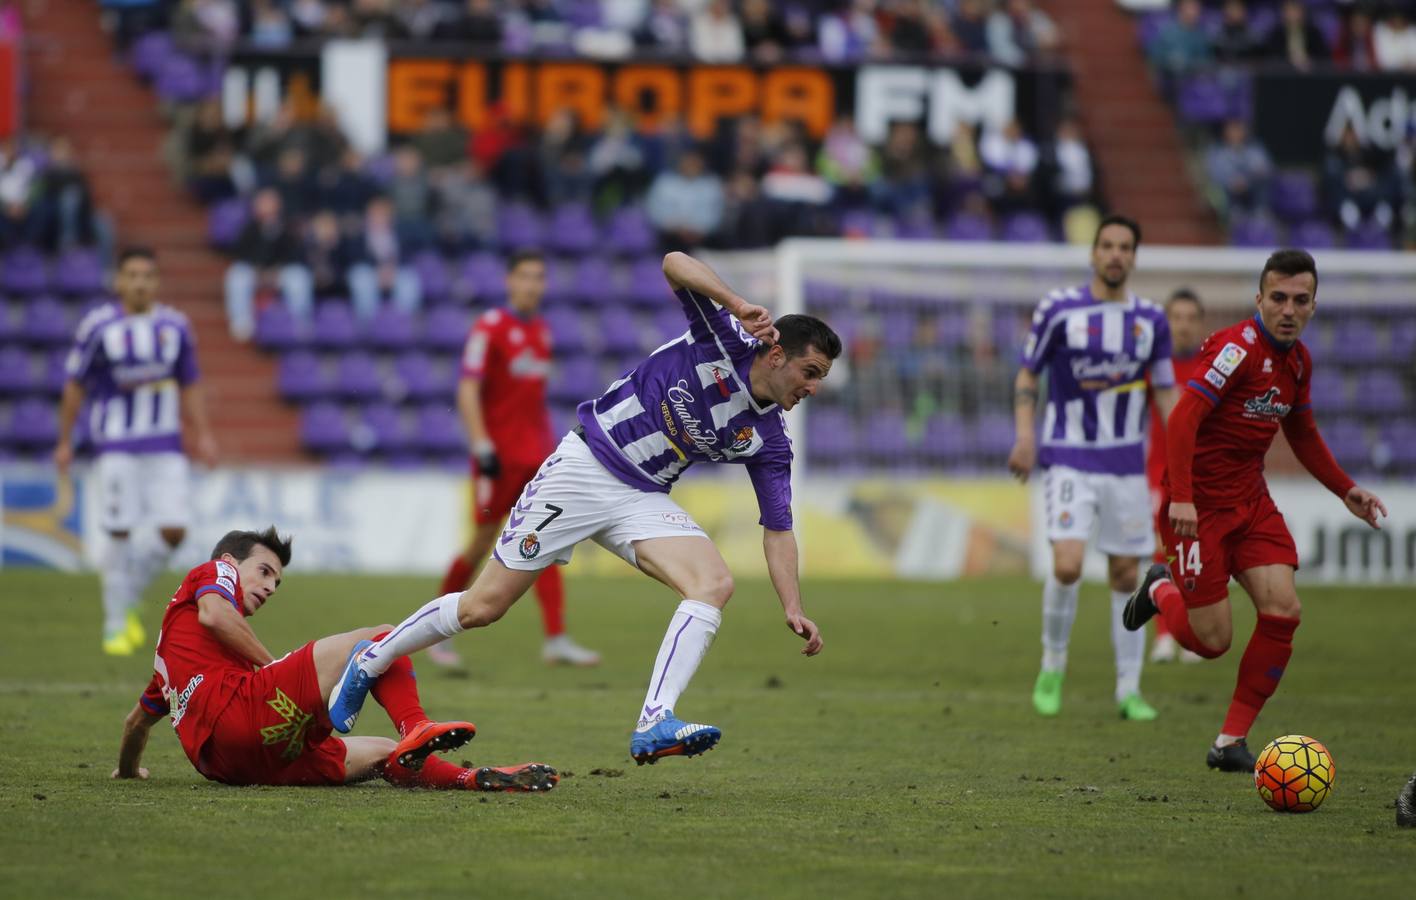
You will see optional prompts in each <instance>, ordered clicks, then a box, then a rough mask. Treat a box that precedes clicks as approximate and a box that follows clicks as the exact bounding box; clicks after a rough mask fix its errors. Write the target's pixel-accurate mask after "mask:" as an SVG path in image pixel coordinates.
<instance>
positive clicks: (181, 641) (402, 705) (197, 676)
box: [113, 526, 559, 791]
mask: <svg viewBox="0 0 1416 900" xmlns="http://www.w3.org/2000/svg"><path fill="white" fill-rule="evenodd" d="M289 563H290V540H289V539H288V538H287V539H284V540H282V539H281V538H280V536H279V535H278V534H276V531H275V527H274V526H272V527H270V528H268V529H266V530H265V531H263V532H255V531H232V532H230V533H228V534H227V535H226V536H225V537H223V538H222V539H221V540H220V541H219V542H218V543H217V545H216V549H215V550H213V551H212V558H211V560H210V561H209V562H205V563H202V564H201V565H200V566H197V567H196V568H195V569H193V570H192V571H190V572H188V573H187V578H186V580H184V581H183V582H182V587H181V588H180V589H178V591H177V594H176V596H174V597H173V598H172V601H171V602H170V603H169V604H168V606H167V612H166V614H165V615H164V616H163V619H162V631H161V634H160V635H159V636H158V642H157V653H156V654H155V655H154V658H153V669H154V672H153V676H152V680H151V681H150V682H149V683H148V686H147V690H146V691H144V692H143V695H142V697H141V698H139V700H138V703H137V705H136V706H134V707H133V711H132V712H131V713H129V714H128V718H127V720H126V721H125V722H124V723H123V740H122V744H121V746H120V748H119V752H118V768H117V769H115V770H114V771H113V777H114V778H141V779H146V778H147V777H148V771H147V769H144V768H143V767H142V766H141V761H142V753H143V748H144V747H145V746H146V745H147V738H148V733H149V731H150V730H151V729H152V726H153V725H154V724H156V723H157V722H158V721H160V720H161V719H162V718H163V717H164V716H167V715H171V716H172V727H173V728H174V729H175V730H176V732H177V737H178V739H179V740H180V741H181V743H182V750H183V751H184V752H185V753H186V754H187V758H188V759H190V760H191V761H192V765H193V766H195V767H196V769H197V771H198V772H200V773H201V774H202V775H204V776H206V777H207V778H209V779H211V780H212V781H220V782H224V783H226V784H238V785H245V784H271V785H331V784H349V783H352V782H356V781H363V780H366V779H369V778H373V777H375V776H381V777H383V778H384V779H385V780H387V781H389V782H391V783H393V784H397V785H400V786H403V787H425V788H450V789H464V790H483V791H544V790H549V789H551V788H552V787H554V786H555V785H556V782H557V781H558V780H559V776H557V774H556V771H555V769H552V768H551V767H549V766H545V765H542V764H540V763H527V764H525V765H521V766H507V767H503V768H493V767H483V768H478V769H465V768H462V767H461V766H454V765H452V764H451V763H448V762H445V761H443V760H440V759H438V758H436V757H434V756H432V755H431V754H432V753H434V752H437V751H442V750H452V749H454V748H456V747H460V746H461V745H462V744H465V743H466V742H467V741H469V740H471V739H472V737H473V735H475V734H476V732H477V729H476V727H475V726H473V725H472V723H471V722H433V721H431V720H429V719H428V715H427V713H425V712H423V707H422V703H421V701H420V700H419V699H418V689H417V684H416V682H415V681H414V678H413V665H412V663H410V662H409V661H408V658H407V657H402V658H400V659H399V660H397V661H396V662H395V663H394V665H393V668H392V669H390V671H389V674H392V673H394V672H397V673H398V674H397V676H396V677H395V678H394V679H393V680H392V682H390V681H389V679H388V677H387V675H386V676H385V677H384V678H381V679H380V680H379V683H378V685H377V686H376V687H375V688H374V696H375V699H377V700H378V701H379V703H380V704H382V705H383V707H384V709H385V710H387V711H388V714H389V718H390V719H392V720H393V724H394V726H395V727H396V728H397V729H398V733H399V735H400V736H401V737H400V740H398V741H397V742H395V741H392V740H390V739H389V738H383V737H347V738H337V737H334V736H333V735H332V734H331V733H330V732H331V730H332V723H331V722H330V720H329V712H328V709H327V707H328V698H329V693H330V690H331V688H332V687H333V685H334V683H335V681H337V680H338V678H339V675H340V673H341V672H342V671H343V669H344V666H345V664H346V663H347V661H348V659H349V656H350V654H351V653H353V652H355V651H356V650H357V649H359V648H362V647H367V646H369V644H370V639H376V638H378V637H381V636H382V635H383V634H386V633H387V632H388V630H389V629H388V626H386V625H385V626H383V627H381V628H365V629H361V630H358V631H351V632H347V633H345V634H337V635H334V636H332V637H327V638H323V639H321V640H318V641H312V642H310V643H308V644H306V645H305V646H303V647H301V648H300V649H298V650H295V651H293V652H291V653H288V654H286V655H285V656H283V657H281V658H280V659H275V658H274V657H273V656H272V655H271V653H270V651H269V650H267V649H266V648H265V645H264V644H262V643H261V641H260V639H259V638H257V637H256V634H255V632H254V631H252V630H251V626H250V625H249V624H247V622H246V617H247V616H251V615H253V614H255V612H256V610H258V609H260V608H261V607H262V606H264V605H265V603H266V601H268V600H269V599H270V597H271V595H272V594H274V593H275V591H276V588H278V587H279V586H280V580H281V575H282V573H283V572H284V569H285V566H287V565H289Z"/></svg>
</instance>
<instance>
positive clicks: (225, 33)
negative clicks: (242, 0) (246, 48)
mask: <svg viewBox="0 0 1416 900" xmlns="http://www.w3.org/2000/svg"><path fill="white" fill-rule="evenodd" d="M240 36H241V12H240V10H239V9H238V8H237V6H236V3H235V2H234V0H182V4H181V6H179V7H178V8H177V12H176V13H175V14H174V15H173V17H172V38H173V40H175V41H176V42H177V43H178V44H179V45H181V44H193V45H196V46H203V47H204V46H209V45H211V44H215V45H217V47H219V48H220V47H229V46H231V45H232V44H234V43H235V42H236V39H237V38H239V37H240Z"/></svg>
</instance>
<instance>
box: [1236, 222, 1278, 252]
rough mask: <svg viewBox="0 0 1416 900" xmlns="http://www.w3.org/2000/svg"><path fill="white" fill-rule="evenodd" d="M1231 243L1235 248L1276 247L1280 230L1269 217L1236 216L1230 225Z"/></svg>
mask: <svg viewBox="0 0 1416 900" xmlns="http://www.w3.org/2000/svg"><path fill="white" fill-rule="evenodd" d="M1229 243H1230V244H1232V245H1233V246H1235V247H1276V246H1278V244H1279V243H1281V241H1280V240H1279V237H1278V228H1277V226H1275V225H1274V224H1273V220H1272V219H1270V218H1269V217H1267V216H1235V217H1234V218H1233V219H1232V220H1231V221H1230V223H1229Z"/></svg>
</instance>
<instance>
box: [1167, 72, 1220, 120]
mask: <svg viewBox="0 0 1416 900" xmlns="http://www.w3.org/2000/svg"><path fill="white" fill-rule="evenodd" d="M1175 106H1176V110H1177V112H1178V113H1179V116H1180V119H1181V121H1184V122H1188V123H1190V124H1191V125H1213V124H1215V123H1217V122H1222V121H1224V120H1225V119H1226V118H1228V117H1229V114H1230V110H1231V102H1230V96H1229V93H1228V92H1227V91H1225V89H1224V87H1223V86H1222V85H1221V84H1220V83H1219V80H1218V79H1216V78H1211V77H1207V76H1204V75H1197V76H1191V77H1189V78H1187V79H1185V80H1184V81H1183V82H1181V83H1180V85H1179V88H1178V90H1177V91H1176V95H1175Z"/></svg>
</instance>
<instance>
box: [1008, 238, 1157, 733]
mask: <svg viewBox="0 0 1416 900" xmlns="http://www.w3.org/2000/svg"><path fill="white" fill-rule="evenodd" d="M1140 243H1141V229H1140V226H1139V225H1137V224H1136V223H1135V222H1134V221H1132V220H1131V219H1128V218H1126V217H1124V216H1107V217H1106V218H1105V219H1103V220H1102V221H1101V225H1100V226H1099V227H1098V228H1097V231H1096V237H1095V239H1094V240H1093V241H1092V254H1091V263H1092V280H1091V282H1090V283H1089V284H1084V285H1081V286H1080V287H1075V288H1069V289H1065V290H1057V291H1053V292H1052V293H1051V294H1049V295H1047V296H1046V297H1044V298H1043V299H1042V301H1041V302H1040V303H1039V304H1038V306H1037V312H1036V313H1034V314H1033V319H1032V330H1031V332H1030V333H1029V334H1028V339H1027V344H1026V346H1024V348H1023V354H1022V368H1021V369H1020V370H1019V371H1018V377H1017V379H1016V381H1015V382H1014V393H1015V399H1014V403H1015V407H1014V411H1015V424H1016V428H1017V439H1016V442H1015V443H1014V444H1013V450H1012V452H1011V453H1010V454H1009V455H1008V468H1009V470H1011V471H1012V473H1013V474H1014V475H1015V476H1016V477H1017V478H1018V479H1019V480H1020V481H1026V480H1027V479H1028V475H1029V474H1030V473H1031V472H1032V468H1033V465H1034V464H1035V463H1041V465H1042V468H1043V473H1044V474H1043V494H1044V497H1045V499H1046V513H1047V538H1048V540H1049V541H1050V542H1051V543H1052V572H1051V573H1050V574H1049V575H1048V577H1047V580H1046V581H1045V582H1044V584H1043V589H1042V648H1043V649H1042V670H1041V671H1040V672H1039V673H1038V676H1037V682H1036V683H1035V684H1034V686H1033V707H1034V708H1035V709H1036V710H1037V711H1038V713H1039V714H1040V715H1044V716H1055V715H1057V713H1058V712H1059V711H1060V710H1061V708H1062V678H1063V673H1064V672H1065V671H1066V668H1067V643H1068V641H1069V639H1070V637H1071V633H1072V622H1073V620H1074V619H1075V618H1076V615H1077V593H1078V589H1079V587H1080V585H1079V584H1078V581H1079V579H1080V578H1081V576H1082V561H1083V558H1084V557H1085V555H1086V549H1087V541H1088V540H1089V539H1090V537H1091V535H1092V530H1093V525H1095V526H1096V545H1097V548H1098V549H1099V550H1101V551H1102V552H1103V553H1105V554H1106V555H1107V557H1108V572H1107V580H1108V581H1109V582H1110V584H1111V643H1112V647H1113V649H1114V650H1115V653H1116V703H1117V706H1118V707H1119V709H1120V712H1121V717H1122V718H1123V719H1129V720H1132V721H1143V722H1144V721H1150V720H1152V719H1154V718H1155V717H1156V711H1155V709H1154V708H1153V707H1152V706H1151V705H1150V704H1149V703H1147V702H1146V701H1145V699H1144V698H1143V697H1142V696H1141V665H1142V662H1143V660H1144V657H1145V632H1131V631H1127V630H1126V628H1125V626H1124V625H1122V623H1121V613H1122V611H1123V610H1124V609H1125V608H1126V601H1127V600H1128V599H1130V595H1131V592H1132V591H1134V590H1135V589H1136V583H1137V575H1138V573H1139V562H1138V561H1139V559H1140V557H1143V556H1150V555H1151V552H1152V551H1153V550H1154V549H1155V537H1154V534H1153V532H1152V529H1151V516H1150V489H1149V487H1148V486H1147V483H1146V476H1145V471H1146V459H1145V440H1146V433H1147V429H1148V428H1149V426H1150V414H1149V411H1148V410H1147V405H1148V404H1147V401H1146V394H1147V389H1148V388H1150V389H1152V390H1153V396H1154V397H1155V404H1156V407H1157V408H1158V409H1159V410H1160V414H1161V416H1162V418H1164V417H1167V416H1169V415H1170V411H1171V410H1172V409H1174V408H1175V401H1176V396H1177V395H1176V390H1175V373H1174V369H1173V366H1172V364H1171V361H1170V327H1169V325H1168V323H1167V322H1166V319H1165V312H1164V311H1163V310H1162V309H1161V308H1160V307H1158V306H1156V305H1154V304H1152V303H1151V302H1150V301H1149V300H1144V299H1142V298H1140V297H1137V296H1136V295H1135V294H1132V293H1131V292H1129V291H1128V290H1126V281H1127V279H1128V278H1129V277H1130V275H1131V270H1132V269H1133V268H1134V267H1135V262H1136V248H1137V247H1138V246H1140ZM1044 371H1045V372H1046V373H1047V384H1048V388H1047V392H1048V397H1047V408H1046V411H1045V413H1044V415H1043V424H1042V449H1041V453H1039V451H1038V447H1037V443H1036V438H1035V437H1034V429H1035V427H1036V425H1035V413H1036V408H1037V399H1038V383H1039V376H1040V375H1041V374H1042V373H1043V372H1044ZM1147 375H1149V382H1148V381H1147Z"/></svg>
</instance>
